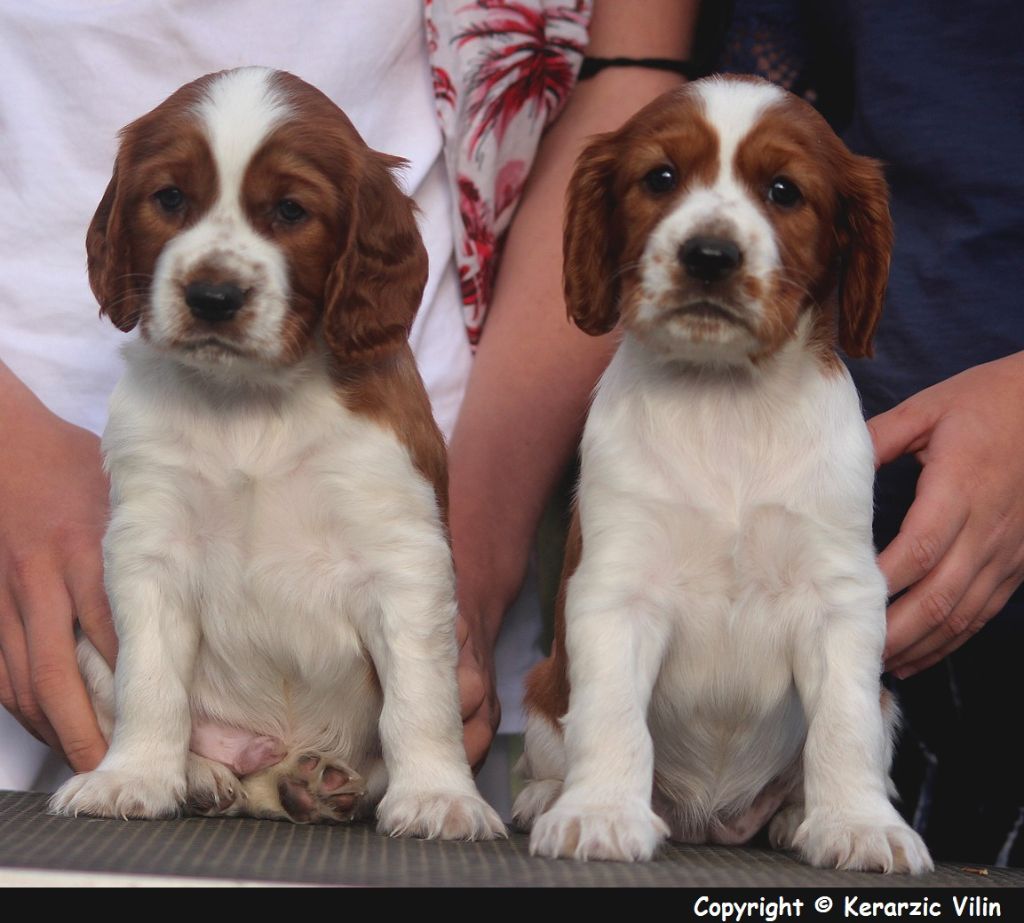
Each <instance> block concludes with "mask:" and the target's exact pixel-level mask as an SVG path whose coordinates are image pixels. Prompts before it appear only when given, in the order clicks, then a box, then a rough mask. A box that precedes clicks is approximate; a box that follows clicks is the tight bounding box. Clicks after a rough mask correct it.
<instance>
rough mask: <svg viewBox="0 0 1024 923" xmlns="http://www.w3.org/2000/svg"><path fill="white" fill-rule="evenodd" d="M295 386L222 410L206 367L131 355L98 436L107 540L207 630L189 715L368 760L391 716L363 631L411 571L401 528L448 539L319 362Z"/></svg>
mask: <svg viewBox="0 0 1024 923" xmlns="http://www.w3.org/2000/svg"><path fill="white" fill-rule="evenodd" d="M289 375H290V379H289V385H288V388H287V389H284V388H282V389H280V391H279V393H276V394H274V393H270V394H268V392H267V391H266V390H260V391H258V392H256V391H252V390H246V389H239V390H234V391H228V390H225V391H224V392H223V394H222V395H221V400H220V401H218V400H216V399H214V400H211V395H210V389H211V387H212V384H211V382H209V381H203V380H202V379H201V378H200V377H199V375H198V373H196V372H194V371H192V370H190V369H188V368H186V367H184V366H182V365H179V364H177V363H173V362H171V361H167V360H161V359H159V358H157V357H156V356H155V355H154V354H153V352H152V351H151V350H150V349H149V348H148V347H145V346H139V347H137V348H136V349H134V350H133V351H131V353H130V355H129V371H128V373H127V374H126V376H125V378H124V380H123V382H122V384H121V386H120V387H119V389H118V391H117V392H116V394H115V396H114V399H113V402H112V407H111V423H110V426H109V427H108V430H107V433H106V435H105V438H104V447H105V450H106V452H107V457H108V465H109V468H110V473H111V478H112V482H113V487H114V510H113V520H112V524H111V530H110V534H109V536H108V543H113V542H117V543H120V545H119V553H120V554H121V555H128V556H130V558H131V559H133V560H134V562H135V564H136V565H137V566H139V567H152V568H161V569H163V570H165V571H166V572H167V573H168V576H169V577H172V578H173V579H170V580H167V581H166V582H165V584H164V585H165V586H168V587H177V588H180V589H179V592H180V593H181V596H182V599H181V600H180V606H181V611H182V612H183V613H184V615H183V618H185V619H186V620H194V624H195V626H196V628H197V630H198V631H199V633H200V635H201V639H200V642H199V648H198V653H197V659H196V664H195V672H194V677H193V684H192V687H191V690H190V692H191V702H192V712H193V715H194V718H197V719H203V718H212V719H215V720H217V721H221V722H225V723H227V724H232V725H236V726H239V727H259V728H260V730H261V731H262V732H263V733H266V734H272V735H274V736H276V737H280V738H281V739H282V740H283V741H285V743H286V744H288V745H289V746H290V747H317V748H319V749H324V750H328V751H332V752H340V753H342V754H344V755H345V756H347V757H349V758H352V759H353V761H354V763H357V762H359V760H358V757H359V756H360V755H363V754H365V753H366V752H367V751H368V750H369V749H371V748H369V747H368V746H367V741H368V740H369V739H372V737H373V735H374V734H375V727H376V720H377V716H378V713H379V707H380V696H379V690H378V688H377V684H376V680H375V678H374V675H373V670H372V667H371V665H370V661H369V659H368V657H367V655H366V653H365V651H364V649H363V647H362V645H361V643H360V641H359V636H358V632H357V625H358V623H359V622H360V620H365V619H366V618H368V617H369V616H371V615H372V613H371V612H369V611H368V607H369V606H371V602H370V599H371V595H372V594H371V595H368V591H370V590H371V589H372V587H373V584H374V582H375V581H377V580H381V579H384V578H385V577H387V576H388V575H389V574H390V573H393V572H395V571H396V570H397V571H398V572H400V570H401V568H402V567H404V566H409V565H410V562H403V561H401V560H400V558H401V556H402V553H401V552H399V551H397V550H395V551H393V552H391V553H389V552H388V538H389V535H388V533H389V530H392V531H393V530H394V529H395V528H396V527H397V528H402V529H406V530H414V531H415V530H416V529H421V530H422V531H423V533H424V539H425V541H427V542H428V543H430V542H431V537H432V536H433V543H435V544H436V543H438V542H439V541H440V539H439V532H438V530H437V527H436V512H435V507H434V501H433V495H432V492H431V490H430V488H429V486H428V485H426V483H425V482H424V481H423V479H422V478H420V477H418V476H417V474H416V473H415V471H414V470H413V469H412V466H411V463H410V462H409V459H408V455H407V453H405V452H404V451H403V450H402V448H401V446H400V445H399V443H398V441H397V439H395V438H394V437H393V436H392V435H391V434H390V433H389V432H388V431H387V430H385V429H384V428H382V427H380V426H376V425H374V424H373V423H371V422H369V421H367V420H366V419H364V418H360V417H357V416H356V415H354V414H352V413H351V412H350V411H348V410H347V409H346V408H345V407H344V406H343V405H342V404H341V403H339V401H338V400H337V397H336V395H335V394H334V391H333V387H332V384H331V382H330V379H329V378H328V375H327V372H326V368H325V366H324V364H323V362H322V360H320V359H312V360H310V361H309V362H307V363H306V364H305V365H304V366H303V367H302V368H299V369H295V370H292V371H291V372H290V373H289ZM397 509H401V510H402V511H403V513H404V514H405V517H398V516H395V515H390V516H389V515H388V513H389V512H391V513H394V511H395V510H397ZM396 521H401V523H402V525H401V526H400V527H398V526H396ZM126 549H129V550H126ZM123 566H125V565H122V567H123ZM355 768H357V769H360V768H362V767H360V766H356V767H355Z"/></svg>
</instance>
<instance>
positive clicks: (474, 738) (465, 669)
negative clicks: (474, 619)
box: [456, 614, 501, 772]
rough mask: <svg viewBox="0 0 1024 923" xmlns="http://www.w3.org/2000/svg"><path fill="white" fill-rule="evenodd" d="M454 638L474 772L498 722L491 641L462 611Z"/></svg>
mask: <svg viewBox="0 0 1024 923" xmlns="http://www.w3.org/2000/svg"><path fill="white" fill-rule="evenodd" d="M456 639H457V640H458V643H459V666H458V679H459V700H460V702H461V705H462V733H463V742H464V744H465V747H466V758H467V759H468V760H469V765H470V766H472V767H473V771H474V772H476V771H477V770H479V769H480V767H481V766H482V765H483V762H484V759H485V758H486V757H487V751H488V750H489V749H490V747H491V742H492V741H493V740H494V735H495V733H496V732H497V730H498V724H499V723H500V722H501V704H500V703H499V702H498V693H497V690H496V688H495V677H494V643H493V641H488V640H486V639H485V638H483V637H482V626H481V623H479V622H478V623H476V624H475V625H474V624H472V623H471V622H470V621H469V620H468V619H466V618H465V617H464V616H463V615H461V614H460V615H459V620H458V622H457V623H456Z"/></svg>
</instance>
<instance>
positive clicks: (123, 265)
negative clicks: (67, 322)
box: [85, 74, 217, 331]
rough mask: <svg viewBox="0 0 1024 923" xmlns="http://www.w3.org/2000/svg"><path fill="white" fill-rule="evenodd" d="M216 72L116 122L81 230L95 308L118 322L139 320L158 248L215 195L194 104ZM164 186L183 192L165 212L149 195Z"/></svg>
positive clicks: (210, 158)
mask: <svg viewBox="0 0 1024 923" xmlns="http://www.w3.org/2000/svg"><path fill="white" fill-rule="evenodd" d="M216 76H217V75H215V74H210V75H207V76H206V77H201V78H200V79H198V80H195V81H193V82H192V83H189V84H186V85H185V86H183V87H181V89H179V90H177V91H176V92H175V93H174V94H172V95H171V96H170V97H169V98H168V99H166V100H165V101H164V102H162V103H161V104H160V105H159V106H157V107H156V108H155V109H153V110H152V111H151V112H149V113H147V114H146V115H144V116H142V117H141V118H139V119H137V120H136V121H134V122H132V123H131V124H130V125H128V126H126V127H125V128H123V129H122V130H121V144H120V147H119V149H118V153H117V159H116V161H115V164H114V172H113V175H112V176H111V178H110V182H109V183H108V184H107V188H106V191H105V192H104V193H103V197H102V199H101V200H100V204H99V206H98V208H97V209H96V213H95V215H93V219H92V222H91V223H90V225H89V230H88V232H87V234H86V238H85V248H86V254H87V258H88V269H89V284H90V286H91V287H92V291H93V294H94V295H95V296H96V300H97V301H98V302H99V304H100V313H101V314H106V315H107V316H108V317H110V319H111V320H112V321H113V322H114V323H115V324H116V325H117V326H118V327H119V328H120V329H121V330H125V331H128V330H131V329H132V328H133V327H134V326H135V325H136V323H138V322H139V320H140V318H141V319H143V321H144V315H145V309H146V306H147V304H148V299H149V286H150V282H151V281H152V276H153V268H154V266H155V264H156V259H157V257H158V256H159V255H160V251H161V250H162V249H163V248H164V246H165V244H166V243H167V242H168V241H169V240H170V239H171V238H172V237H174V236H175V235H176V234H177V233H179V232H180V231H181V230H182V229H183V228H186V227H189V226H190V225H192V224H194V223H195V222H196V221H197V220H198V219H199V218H200V217H201V216H202V214H203V213H204V212H205V211H206V210H207V209H208V208H209V207H210V205H211V204H212V202H213V200H214V198H215V197H216V193H217V173H216V168H215V166H214V163H213V156H212V154H211V152H210V148H209V145H208V144H207V142H206V138H205V137H204V135H203V133H202V131H201V128H200V126H199V124H198V121H197V119H196V116H195V114H194V112H193V111H192V110H193V107H194V106H195V105H196V103H197V102H198V101H199V100H200V99H201V98H202V96H203V94H204V92H205V90H206V87H207V86H208V85H209V83H210V82H211V81H212V80H213V79H214V78H215V77H216ZM168 186H177V187H178V188H179V189H181V191H182V192H183V193H184V195H185V205H184V207H183V208H182V209H181V210H180V211H176V212H174V213H168V212H166V211H164V210H163V209H162V208H161V207H160V205H159V204H158V203H157V201H156V200H155V199H154V194H155V193H157V192H159V191H160V190H161V189H165V188H167V187H168Z"/></svg>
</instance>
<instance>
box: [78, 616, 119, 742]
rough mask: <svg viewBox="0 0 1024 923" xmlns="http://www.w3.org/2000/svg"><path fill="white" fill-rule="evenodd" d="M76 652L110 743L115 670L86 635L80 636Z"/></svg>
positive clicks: (112, 727)
mask: <svg viewBox="0 0 1024 923" xmlns="http://www.w3.org/2000/svg"><path fill="white" fill-rule="evenodd" d="M76 653H77V655H78V669H79V672H80V673H81V674H82V679H83V680H84V681H85V689H86V692H88V693H89V700H90V702H92V708H93V711H94V712H96V721H97V723H98V724H99V726H100V733H101V734H102V735H103V738H104V739H105V740H106V741H107V743H110V738H111V736H112V735H113V733H114V671H113V670H111V669H110V667H109V666H107V662H106V661H105V660H104V659H103V657H102V656H101V654H100V652H99V651H98V650H96V648H95V647H93V644H92V642H91V641H90V640H89V639H88V638H86V637H85V635H80V636H79V639H78V647H77V648H76Z"/></svg>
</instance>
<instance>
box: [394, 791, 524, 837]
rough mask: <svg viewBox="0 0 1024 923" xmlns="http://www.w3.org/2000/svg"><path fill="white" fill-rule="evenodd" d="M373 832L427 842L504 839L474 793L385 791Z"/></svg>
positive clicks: (494, 818) (498, 822) (489, 809)
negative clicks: (421, 838)
mask: <svg viewBox="0 0 1024 923" xmlns="http://www.w3.org/2000/svg"><path fill="white" fill-rule="evenodd" d="M377 830H378V831H379V832H380V833H386V834H388V835H389V836H419V837H424V838H426V839H431V840H435V839H436V840H493V839H494V838H495V837H504V836H507V833H506V831H505V825H504V824H503V823H502V822H501V818H500V817H498V815H497V813H496V812H495V811H494V809H493V808H492V807H491V806H490V805H489V804H488V803H487V802H486V801H484V800H483V798H481V797H480V796H479V795H478V794H477V793H476V792H473V793H471V794H466V793H461V792H403V791H401V790H395V789H388V792H387V794H386V795H385V796H384V797H383V798H382V799H381V802H380V805H379V806H378V808H377Z"/></svg>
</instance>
